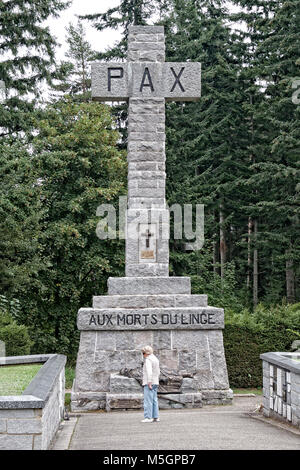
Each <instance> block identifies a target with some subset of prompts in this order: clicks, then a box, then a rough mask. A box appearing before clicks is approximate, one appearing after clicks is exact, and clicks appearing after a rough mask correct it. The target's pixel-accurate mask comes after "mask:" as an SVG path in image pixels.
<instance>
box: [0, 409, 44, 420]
mask: <svg viewBox="0 0 300 470" xmlns="http://www.w3.org/2000/svg"><path fill="white" fill-rule="evenodd" d="M36 411H37V410H34V409H13V408H11V409H8V410H3V409H2V410H0V418H1V419H5V418H8V419H13V418H27V419H28V418H34V417H35V416H36V414H35V412H36ZM39 411H40V410H39Z"/></svg>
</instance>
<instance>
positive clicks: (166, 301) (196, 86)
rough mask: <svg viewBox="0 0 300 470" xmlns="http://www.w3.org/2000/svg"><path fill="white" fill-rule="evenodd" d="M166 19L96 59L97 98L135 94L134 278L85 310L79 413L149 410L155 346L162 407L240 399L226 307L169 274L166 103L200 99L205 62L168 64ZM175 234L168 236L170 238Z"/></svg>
mask: <svg viewBox="0 0 300 470" xmlns="http://www.w3.org/2000/svg"><path fill="white" fill-rule="evenodd" d="M164 58H165V45H164V32H163V27H162V26H132V27H130V28H129V35H128V62H127V63H123V62H113V63H95V64H93V66H92V96H93V98H94V99H96V100H99V101H114V100H126V101H129V116H128V121H129V123H128V208H127V213H126V222H127V226H126V275H125V276H124V277H109V278H108V281H107V286H108V292H107V295H95V296H93V305H92V308H90V307H83V308H80V309H79V311H78V317H77V327H78V329H79V330H80V344H79V350H78V355H77V365H76V378H75V381H74V384H73V389H72V394H71V406H72V410H74V411H76V410H77V411H85V410H98V409H106V410H107V411H110V410H118V409H141V408H142V407H143V388H142V386H141V383H140V378H141V377H140V376H141V361H142V356H141V348H142V347H143V346H145V345H146V344H150V345H152V346H153V349H154V351H155V354H156V355H157V356H158V357H159V361H160V366H161V371H162V380H161V381H160V387H159V400H160V408H184V407H187V408H199V407H201V406H203V404H221V403H230V402H231V399H232V391H231V390H230V389H229V384H228V375H227V368H226V361H225V355H224V347H223V335H222V329H223V328H224V311H223V309H221V308H215V307H211V306H208V305H207V296H206V295H205V294H192V293H191V280H190V278H189V277H181V276H178V277H177V276H169V210H168V208H167V207H166V202H165V176H166V175H165V101H166V100H180V101H183V100H187V101H191V100H197V99H198V98H199V97H200V75H201V69H200V64H199V63H192V62H186V63H181V62H180V63H177V62H172V63H168V62H164ZM166 235H167V236H166Z"/></svg>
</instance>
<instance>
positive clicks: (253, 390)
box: [232, 388, 262, 395]
mask: <svg viewBox="0 0 300 470" xmlns="http://www.w3.org/2000/svg"><path fill="white" fill-rule="evenodd" d="M232 391H233V393H234V394H236V393H238V394H241V395H244V394H246V393H254V395H262V388H233V389H232Z"/></svg>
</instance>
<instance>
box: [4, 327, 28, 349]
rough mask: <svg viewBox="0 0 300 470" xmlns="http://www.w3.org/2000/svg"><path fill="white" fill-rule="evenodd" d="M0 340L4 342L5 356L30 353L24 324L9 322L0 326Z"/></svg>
mask: <svg viewBox="0 0 300 470" xmlns="http://www.w3.org/2000/svg"><path fill="white" fill-rule="evenodd" d="M0 340H1V341H4V343H5V354H6V356H23V355H26V354H30V347H31V341H30V338H29V334H28V330H27V328H26V326H24V325H17V324H16V323H11V324H10V325H7V326H4V327H3V328H0Z"/></svg>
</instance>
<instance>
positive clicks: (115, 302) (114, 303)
mask: <svg viewBox="0 0 300 470" xmlns="http://www.w3.org/2000/svg"><path fill="white" fill-rule="evenodd" d="M144 307H147V298H146V297H145V296H144V295H101V296H94V297H93V308H144Z"/></svg>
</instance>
